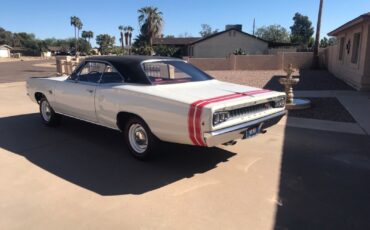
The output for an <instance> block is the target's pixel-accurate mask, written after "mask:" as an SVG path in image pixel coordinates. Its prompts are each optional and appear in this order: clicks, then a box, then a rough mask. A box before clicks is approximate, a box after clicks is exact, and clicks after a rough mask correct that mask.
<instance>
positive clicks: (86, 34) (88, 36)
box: [81, 30, 94, 43]
mask: <svg viewBox="0 0 370 230" xmlns="http://www.w3.org/2000/svg"><path fill="white" fill-rule="evenodd" d="M81 37H82V38H83V39H85V41H87V39H88V40H89V43H90V39H91V38H93V37H94V33H93V32H92V31H91V30H89V31H85V30H84V31H82V33H81Z"/></svg>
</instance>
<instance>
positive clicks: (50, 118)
mask: <svg viewBox="0 0 370 230" xmlns="http://www.w3.org/2000/svg"><path fill="white" fill-rule="evenodd" d="M39 104H40V115H41V120H42V122H43V123H44V124H45V125H48V126H55V125H58V124H59V122H60V115H59V114H56V113H55V112H54V110H53V108H52V107H51V106H50V104H49V102H48V100H47V99H46V98H45V97H44V98H41V100H40V102H39Z"/></svg>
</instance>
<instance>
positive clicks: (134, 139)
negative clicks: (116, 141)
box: [128, 123, 148, 153]
mask: <svg viewBox="0 0 370 230" xmlns="http://www.w3.org/2000/svg"><path fill="white" fill-rule="evenodd" d="M128 139H129V142H130V145H131V147H132V149H133V150H134V151H135V152H137V153H143V152H145V150H146V149H147V148H148V135H147V133H146V131H145V129H144V127H143V126H142V125H140V124H138V123H134V124H132V125H131V126H130V128H129V131H128Z"/></svg>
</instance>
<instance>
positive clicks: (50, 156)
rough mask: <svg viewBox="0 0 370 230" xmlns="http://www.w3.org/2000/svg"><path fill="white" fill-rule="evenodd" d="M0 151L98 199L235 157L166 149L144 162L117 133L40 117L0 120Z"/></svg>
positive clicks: (212, 150) (145, 187)
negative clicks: (48, 123) (51, 124)
mask: <svg viewBox="0 0 370 230" xmlns="http://www.w3.org/2000/svg"><path fill="white" fill-rule="evenodd" d="M0 130H1V132H0V147H1V148H4V149H6V150H8V151H10V152H13V153H14V154H19V155H21V156H24V157H25V158H27V159H28V160H29V161H30V162H32V163H34V164H35V165H37V166H39V167H40V168H43V169H45V170H47V171H49V172H50V173H53V174H54V175H56V176H58V177H60V178H63V179H65V180H67V181H69V182H72V183H74V184H76V185H79V186H81V187H84V188H86V189H88V190H91V191H93V192H96V193H98V194H101V195H120V194H142V193H145V192H148V191H151V190H154V189H157V188H160V187H163V186H165V185H168V184H170V183H173V182H176V181H178V180H181V179H183V178H188V177H192V176H194V175H195V174H198V173H204V172H207V171H209V170H212V169H214V168H215V167H217V164H219V163H221V162H225V161H227V160H228V159H229V158H230V157H232V156H234V155H235V154H234V153H231V152H228V151H225V150H223V149H219V148H196V147H191V146H185V145H175V144H168V145H165V146H164V147H163V148H162V149H161V150H160V152H158V153H157V154H156V157H155V158H154V159H153V160H152V161H149V162H140V161H137V160H135V159H133V158H132V157H131V156H130V154H129V153H128V152H127V150H126V148H125V145H124V144H123V139H122V137H121V134H120V133H119V132H117V131H114V130H110V129H107V128H103V127H100V126H96V125H92V124H89V123H85V122H81V121H78V120H74V119H71V118H63V121H62V125H61V126H60V127H57V128H49V127H45V126H44V125H42V124H41V121H40V118H39V114H27V115H19V116H12V117H5V118H0Z"/></svg>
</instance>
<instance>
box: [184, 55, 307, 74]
mask: <svg viewBox="0 0 370 230" xmlns="http://www.w3.org/2000/svg"><path fill="white" fill-rule="evenodd" d="M312 56H313V54H312V53H311V52H281V53H277V54H273V55H230V56H229V57H227V58H189V57H185V58H184V59H185V60H187V61H188V62H189V63H191V64H193V65H195V66H197V67H198V68H200V69H202V70H278V69H283V68H285V67H287V66H288V65H289V64H292V65H293V67H294V68H297V69H307V68H310V67H311V65H312Z"/></svg>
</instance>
